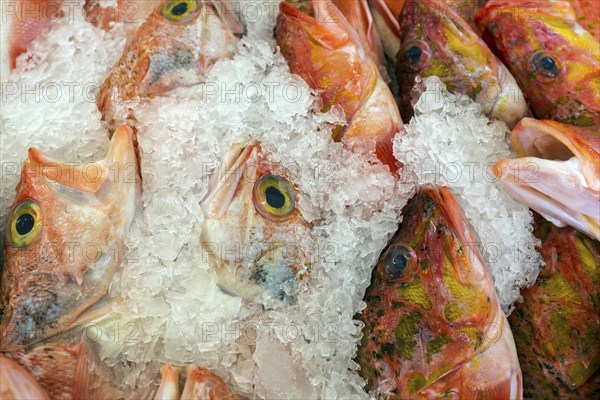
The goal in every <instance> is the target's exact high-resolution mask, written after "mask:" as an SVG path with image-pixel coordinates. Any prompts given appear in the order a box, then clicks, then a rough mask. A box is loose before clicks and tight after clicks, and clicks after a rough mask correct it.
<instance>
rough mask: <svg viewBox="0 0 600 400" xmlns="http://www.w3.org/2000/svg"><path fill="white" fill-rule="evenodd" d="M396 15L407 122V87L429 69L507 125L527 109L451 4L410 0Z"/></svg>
mask: <svg viewBox="0 0 600 400" xmlns="http://www.w3.org/2000/svg"><path fill="white" fill-rule="evenodd" d="M400 21H401V24H400V26H401V42H400V43H401V45H400V51H399V52H398V59H397V65H396V73H397V76H398V85H399V86H400V97H401V101H400V112H401V114H402V118H403V119H404V121H405V122H407V121H408V120H409V119H410V118H411V117H412V115H413V108H412V104H411V100H412V93H411V91H412V89H413V86H414V84H415V79H416V77H417V76H421V77H423V78H424V77H428V76H433V75H436V76H438V77H439V78H440V79H441V80H442V82H444V84H445V85H446V87H447V88H448V90H449V91H450V92H452V93H460V94H466V95H468V96H469V97H471V98H472V99H473V100H475V101H476V102H477V103H478V104H480V105H481V107H482V112H483V113H484V114H486V115H487V116H488V117H490V118H491V119H499V120H501V121H504V122H505V123H506V124H507V125H508V126H509V127H513V126H514V125H515V124H516V123H517V122H518V121H519V120H521V119H522V118H523V117H526V116H529V115H530V111H529V108H528V106H527V103H526V101H525V97H524V96H523V93H522V92H521V90H520V89H519V87H518V85H517V83H516V82H515V79H514V78H513V76H512V75H511V74H510V72H509V71H508V70H507V69H506V67H505V66H504V65H503V64H502V63H501V62H500V61H499V60H498V59H497V58H496V56H494V54H493V53H492V51H491V50H490V49H489V48H488V47H487V45H486V44H485V42H483V40H482V39H480V38H479V36H478V35H477V34H476V33H475V32H474V31H473V29H472V28H471V27H470V26H469V25H468V24H467V23H466V22H465V21H464V20H463V19H462V18H461V17H460V16H459V15H458V14H457V13H456V12H455V11H453V10H452V9H451V8H450V7H441V6H440V5H439V4H438V3H436V2H434V1H432V0H418V1H417V0H408V1H407V2H406V3H405V5H404V9H403V11H402V14H401V15H400Z"/></svg>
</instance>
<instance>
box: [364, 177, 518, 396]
mask: <svg viewBox="0 0 600 400" xmlns="http://www.w3.org/2000/svg"><path fill="white" fill-rule="evenodd" d="M403 215H404V220H403V221H402V223H401V225H400V228H399V230H398V232H397V233H396V235H395V236H394V238H393V239H392V241H391V243H390V245H389V247H388V248H387V249H386V250H385V251H384V252H383V253H382V255H381V258H380V260H379V262H378V264H377V266H376V267H375V269H374V271H373V277H372V281H371V286H370V287H369V288H368V289H367V293H366V295H365V302H366V303H367V308H366V310H365V311H363V312H362V314H360V315H359V316H358V317H359V318H361V319H362V320H363V322H364V323H365V327H364V330H363V339H362V342H361V346H360V349H359V353H358V360H357V361H358V363H359V364H360V365H361V373H362V376H363V378H365V379H366V380H367V381H368V385H369V387H370V388H371V389H373V390H376V391H378V392H383V393H387V394H390V395H396V396H399V397H400V398H412V397H418V395H421V394H423V392H422V391H423V390H427V388H428V387H430V386H432V385H437V383H436V382H438V381H440V380H442V381H443V380H444V377H445V376H447V375H448V374H449V373H450V372H451V371H456V370H457V369H458V368H459V367H460V366H462V365H463V364H466V363H468V362H469V361H471V360H472V359H473V358H474V357H475V356H477V355H478V354H480V353H482V352H483V351H484V350H486V349H487V348H490V347H492V344H493V342H494V341H495V340H497V339H498V337H496V336H498V335H499V334H500V332H499V329H500V328H501V326H504V325H503V318H504V316H503V314H502V311H501V309H500V305H499V302H498V299H497V297H496V294H495V292H494V288H493V283H492V280H491V277H490V276H489V274H488V272H487V269H486V267H485V265H484V263H483V261H482V258H481V255H480V253H479V251H478V249H477V246H476V242H475V239H474V238H473V236H472V234H471V232H470V229H469V227H468V225H467V222H466V221H465V219H464V217H463V215H462V212H461V210H460V208H459V206H458V204H457V202H456V200H455V199H454V197H453V196H452V194H451V192H450V191H449V190H448V189H447V188H443V187H442V188H439V189H437V188H433V187H424V188H422V189H420V191H419V192H418V193H417V194H416V196H415V197H413V198H412V199H411V200H410V201H409V203H408V204H407V206H406V207H405V209H404V211H403ZM511 339H512V338H511ZM512 346H513V348H514V343H513V344H512ZM497 357H498V360H506V362H507V363H508V364H509V365H512V364H513V363H514V360H513V359H512V358H511V357H512V355H511V354H504V353H500V354H498V355H497ZM514 357H515V359H516V353H515V354H514ZM517 364H518V363H517ZM497 383H499V382H495V383H494V384H497ZM490 384H491V383H490ZM452 385H453V383H448V382H446V383H445V384H444V385H442V386H443V389H440V391H439V393H441V392H443V391H445V390H448V389H452V387H453V386H452ZM454 389H457V387H456V386H454ZM439 393H438V394H439Z"/></svg>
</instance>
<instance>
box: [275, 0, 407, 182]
mask: <svg viewBox="0 0 600 400" xmlns="http://www.w3.org/2000/svg"><path fill="white" fill-rule="evenodd" d="M310 4H311V5H312V14H313V15H314V16H312V15H309V14H307V13H304V12H302V11H300V10H298V9H296V8H294V7H293V6H291V5H289V4H287V3H285V2H282V3H281V4H280V13H279V16H278V17H277V32H276V35H277V44H278V45H279V47H280V49H281V53H282V55H283V56H284V57H285V59H286V60H287V62H288V64H289V65H290V70H291V72H292V73H294V74H298V75H299V76H300V77H301V78H302V79H304V81H306V83H307V84H308V85H309V86H310V87H311V88H312V89H314V90H316V91H317V92H319V95H320V98H321V101H322V103H323V105H322V109H323V110H324V111H328V110H330V109H331V108H332V107H334V106H340V107H341V108H342V109H343V111H344V114H345V117H346V121H347V124H346V125H345V126H338V127H336V129H334V132H333V134H332V136H333V139H334V140H335V141H341V142H344V143H345V144H347V145H349V146H350V147H351V148H353V149H355V150H357V151H359V152H361V153H374V154H375V155H376V156H377V158H378V159H379V160H380V161H381V162H383V163H385V164H386V165H388V166H389V167H390V169H391V170H392V172H395V171H397V170H398V164H397V161H396V159H395V158H394V156H393V153H392V138H393V136H394V135H395V134H396V133H398V132H399V131H400V130H401V128H402V119H401V118H400V114H399V112H398V110H397V107H395V100H394V97H393V95H392V93H391V91H390V89H389V88H388V87H387V85H386V84H385V81H384V80H383V78H382V77H381V75H380V74H379V71H378V69H377V66H376V65H375V62H374V61H373V60H372V59H371V58H370V57H369V56H368V55H367V53H366V51H365V48H364V47H363V45H362V44H361V42H360V39H359V37H358V36H357V34H356V32H355V31H354V29H353V28H352V27H351V26H350V24H349V23H348V21H347V20H346V18H345V17H344V15H343V14H342V13H341V12H340V10H339V9H338V8H337V7H336V6H335V4H333V3H332V2H331V1H330V0H313V1H312V3H310ZM366 121H371V125H369V124H367V123H366Z"/></svg>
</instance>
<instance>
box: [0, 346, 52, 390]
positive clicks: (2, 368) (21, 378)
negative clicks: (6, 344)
mask: <svg viewBox="0 0 600 400" xmlns="http://www.w3.org/2000/svg"><path fill="white" fill-rule="evenodd" d="M0 395H1V396H2V398H3V399H4V398H6V399H32V400H33V399H35V400H38V399H39V400H48V399H50V397H49V396H48V393H46V391H45V390H44V389H43V388H42V387H41V386H40V384H39V383H38V382H37V381H36V380H35V379H34V377H33V376H32V375H31V374H30V373H29V371H27V370H26V369H25V368H23V367H22V366H21V365H19V364H18V363H17V362H16V361H14V360H12V359H11V358H8V357H6V356H4V355H2V354H0Z"/></svg>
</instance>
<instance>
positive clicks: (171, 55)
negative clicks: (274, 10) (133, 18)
mask: <svg viewBox="0 0 600 400" xmlns="http://www.w3.org/2000/svg"><path fill="white" fill-rule="evenodd" d="M243 32H244V27H243V26H242V25H241V23H240V22H239V21H238V19H237V17H236V15H235V13H234V12H233V8H232V6H231V4H230V1H229V0H164V1H162V2H161V3H160V4H159V5H158V6H157V7H156V8H155V9H154V11H152V13H151V14H150V15H149V16H148V17H147V18H146V20H145V21H144V23H143V24H142V25H141V26H140V28H139V29H138V30H137V32H136V34H135V36H134V37H133V39H132V40H131V42H130V43H129V45H128V46H127V48H126V49H125V51H124V52H123V55H122V56H121V59H120V60H119V62H118V63H117V65H116V66H115V67H114V68H113V70H112V71H111V73H110V74H109V76H108V77H107V78H106V80H105V81H104V83H103V84H102V87H101V89H100V93H99V96H98V109H99V110H100V111H101V112H102V114H103V117H104V118H105V119H106V118H107V116H110V114H112V113H113V112H114V111H113V110H112V108H113V107H115V105H113V103H114V102H116V101H123V100H125V101H127V100H133V99H136V98H137V97H148V96H154V95H157V94H161V93H164V92H167V91H170V90H172V89H175V88H178V87H184V86H193V85H196V84H199V83H201V82H202V79H203V78H204V76H205V73H206V70H207V69H208V68H209V67H210V66H212V65H213V64H214V63H215V62H217V61H218V60H220V59H222V58H227V57H231V56H232V55H233V52H234V46H235V44H236V43H237V42H238V40H239V38H240V36H241V35H242V33H243Z"/></svg>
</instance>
